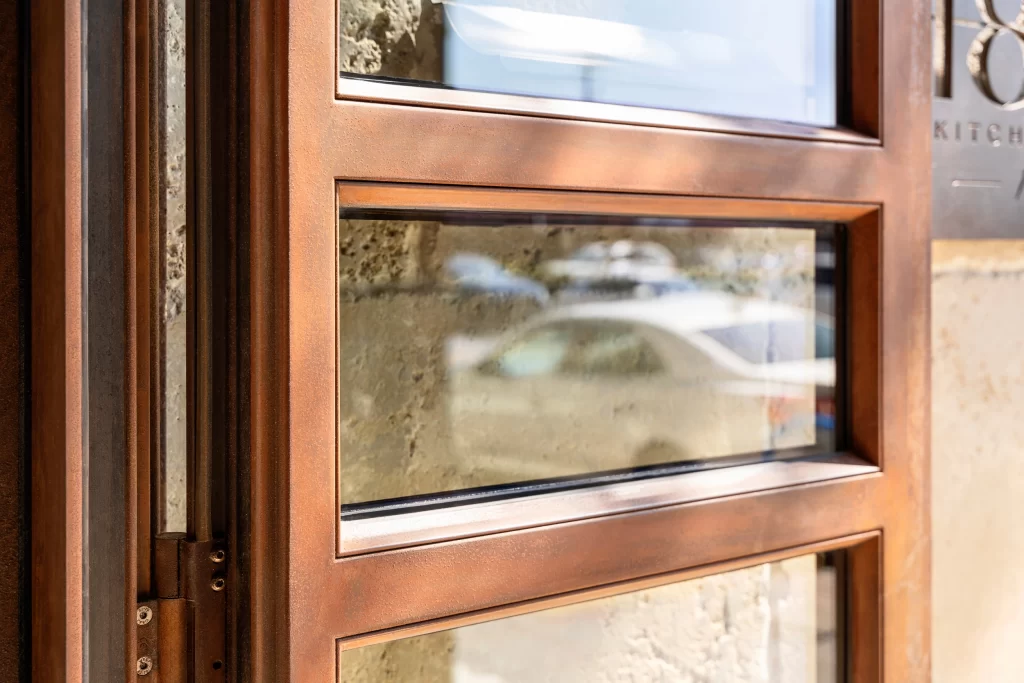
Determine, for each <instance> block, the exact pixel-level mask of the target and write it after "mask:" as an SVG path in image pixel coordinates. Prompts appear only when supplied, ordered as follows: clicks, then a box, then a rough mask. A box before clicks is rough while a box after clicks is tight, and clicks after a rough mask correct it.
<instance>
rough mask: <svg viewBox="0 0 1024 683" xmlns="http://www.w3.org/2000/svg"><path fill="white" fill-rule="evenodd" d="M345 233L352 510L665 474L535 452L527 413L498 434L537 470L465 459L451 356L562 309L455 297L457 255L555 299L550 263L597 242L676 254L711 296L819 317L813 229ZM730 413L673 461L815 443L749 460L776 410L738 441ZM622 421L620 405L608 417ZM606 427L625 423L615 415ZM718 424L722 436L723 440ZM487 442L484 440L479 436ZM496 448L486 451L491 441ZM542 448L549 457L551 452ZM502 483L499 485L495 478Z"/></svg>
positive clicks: (344, 354)
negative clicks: (638, 473)
mask: <svg viewBox="0 0 1024 683" xmlns="http://www.w3.org/2000/svg"><path fill="white" fill-rule="evenodd" d="M338 234H339V256H338V281H339V308H338V326H339V328H338V354H339V355H338V363H339V371H338V379H339V405H338V416H339V421H340V425H339V450H340V455H339V457H340V462H341V473H342V474H341V478H340V486H341V496H340V499H341V501H342V502H343V503H352V502H360V501H368V500H380V499H387V498H392V497H399V496H403V495H416V494H428V493H434V492H437V491H444V490H452V489H460V488H471V487H476V486H483V485H490V484H494V483H507V482H509V481H518V480H528V479H536V478H542V477H544V476H562V475H570V474H578V473H581V471H597V470H610V469H620V468H625V467H634V466H636V465H639V464H653V462H654V461H652V462H647V461H641V460H637V458H642V457H644V456H643V453H642V452H645V449H648V448H650V447H649V446H648V444H647V443H635V444H631V445H628V447H623V448H621V449H617V450H616V448H612V447H611V446H609V452H608V454H607V456H605V455H601V454H595V453H594V452H589V451H588V452H587V453H582V450H581V449H584V448H585V446H584V445H579V444H577V443H575V442H573V440H572V439H571V438H570V437H569V436H568V435H569V434H570V432H568V431H563V432H561V433H556V434H551V435H550V436H549V437H548V438H545V439H543V443H537V440H536V439H532V440H531V438H530V437H529V434H531V433H533V434H536V431H537V429H538V428H537V424H536V422H535V421H531V420H530V418H529V416H528V413H529V410H523V411H520V412H521V413H524V414H523V419H522V420H517V419H516V418H509V420H507V421H506V422H505V423H503V424H502V425H500V426H501V427H502V429H503V438H505V437H507V438H505V440H506V441H512V442H517V443H518V442H521V443H523V444H527V443H530V444H532V445H531V446H530V447H529V448H530V450H533V451H536V452H535V453H534V454H533V457H532V458H522V459H517V458H511V457H508V456H505V457H504V459H503V460H502V461H501V462H498V457H497V456H494V457H489V456H490V454H491V453H493V451H494V450H495V449H486V448H484V449H480V448H477V449H475V450H474V451H473V453H472V456H473V457H468V455H467V457H459V456H458V454H457V453H456V450H457V449H456V448H455V446H456V445H457V444H458V442H459V438H460V436H461V434H462V433H463V432H460V434H459V435H453V434H452V432H451V425H452V423H453V421H456V417H457V416H456V415H454V414H453V412H452V411H453V408H452V406H453V405H457V404H458V399H457V398H453V396H456V395H457V392H455V391H454V389H455V388H456V384H455V383H454V382H455V379H454V377H453V375H452V374H450V373H449V366H450V363H451V360H452V359H451V357H450V355H448V354H450V351H449V349H450V346H449V345H451V344H453V343H456V342H458V343H465V344H470V343H474V344H487V343H496V340H497V339H498V338H499V335H501V334H503V333H506V332H508V331H510V330H515V329H517V328H519V327H521V326H522V325H523V324H524V323H527V322H528V321H530V320H531V319H532V318H534V316H536V315H538V314H539V313H541V312H542V311H544V310H550V309H551V307H555V306H556V304H554V303H550V304H547V305H546V304H545V303H544V302H542V301H538V300H537V299H535V298H531V297H530V296H523V295H516V296H496V295H494V294H493V293H488V292H478V293H467V292H466V291H457V290H456V288H455V287H454V286H453V285H452V283H451V282H450V281H448V280H446V277H445V263H446V262H447V261H448V260H449V258H450V257H452V256H453V255H455V254H457V253H471V254H480V255H486V256H487V257H489V258H491V259H493V261H494V262H496V263H497V264H500V266H501V267H503V268H504V270H505V271H506V272H507V273H508V274H510V275H512V276H515V277H520V278H529V280H530V281H532V282H535V283H537V285H536V286H537V287H540V284H539V283H541V282H545V284H546V285H548V286H550V287H552V288H555V287H556V286H557V283H556V284H551V283H549V282H547V281H545V278H544V275H543V274H542V272H541V271H542V268H541V267H542V265H543V264H545V263H549V262H551V261H552V260H555V259H561V258H565V257H566V256H567V255H569V254H571V253H572V252H573V251H575V250H576V249H578V248H580V247H583V246H585V245H587V244H590V243H593V242H597V241H605V242H607V241H614V240H622V239H627V238H628V239H630V240H633V241H635V242H644V241H648V242H654V243H657V244H660V245H663V246H664V247H667V248H668V249H669V250H670V251H671V252H672V255H673V256H674V257H675V259H676V262H677V264H678V266H679V271H680V272H681V273H682V274H683V275H685V276H688V277H689V278H690V279H691V280H692V281H693V282H695V283H698V284H699V286H700V288H701V289H706V290H713V291H724V292H728V293H730V294H737V295H741V296H744V297H756V298H759V299H766V300H770V301H778V302H782V303H786V304H789V305H793V306H797V307H799V308H802V309H805V310H809V311H812V310H813V309H814V308H815V287H814V267H815V266H814V254H815V237H814V233H813V231H811V230H806V229H787V228H689V227H686V228H682V227H664V226H642V225H641V226H628V225H603V226H592V225H588V226H576V225H551V226H546V225H503V226H497V227H495V226H481V225H453V224H442V223H438V222H425V221H398V220H392V221H380V220H342V221H341V224H340V225H339V233H338ZM542 289H543V288H542ZM552 291H554V289H553V290H552ZM546 306H547V308H546ZM807 334H808V339H807V348H808V349H813V329H811V328H810V327H809V328H808V329H807ZM810 352H811V353H812V355H813V351H810ZM460 386H461V385H460ZM811 393H813V391H812V392H811ZM458 395H461V394H458ZM534 398H535V399H536V400H538V401H545V400H547V401H548V403H550V402H551V401H552V400H556V399H560V400H562V402H565V401H570V400H573V399H572V395H571V394H566V395H564V396H561V397H558V396H554V397H553V396H548V397H546V398H545V397H544V396H541V395H537V396H535V397H534ZM706 398H707V400H708V401H709V402H714V401H716V400H718V397H716V396H715V395H713V393H712V392H711V391H710V390H709V391H708V392H707V396H706ZM708 405H709V406H712V407H709V408H707V411H708V412H711V411H713V410H714V408H713V405H717V404H712V403H709V404H708ZM728 405H732V404H728ZM722 406H723V407H722V408H721V410H720V411H719V412H718V413H717V414H718V415H719V416H720V417H716V418H712V419H709V420H707V421H705V423H706V424H704V429H705V430H706V432H707V436H706V439H705V441H703V442H702V443H703V445H698V444H690V443H687V444H676V445H677V446H679V447H680V448H683V446H685V448H684V449H683V450H681V451H680V454H679V457H676V458H668V459H669V460H671V459H675V460H683V459H692V458H699V457H713V456H716V455H733V454H738V453H742V452H751V451H760V450H763V449H766V448H769V447H776V448H779V447H785V446H799V445H806V444H809V443H812V442H813V440H814V433H813V423H810V424H809V425H808V426H806V427H804V428H802V429H801V430H794V431H793V432H792V433H790V434H787V435H785V437H783V436H778V437H772V438H776V439H783V438H785V439H788V441H782V440H776V441H773V442H771V443H769V442H758V443H757V444H754V446H753V447H741V446H740V445H739V444H740V443H741V441H740V438H741V437H747V436H748V432H749V429H738V428H735V426H736V425H738V424H745V425H747V426H748V427H750V428H752V429H755V430H756V429H763V428H764V427H765V425H767V424H768V418H767V415H766V413H765V412H764V411H765V410H766V408H765V406H763V405H760V406H754V407H751V408H749V410H750V411H755V410H756V411H757V412H751V413H750V414H749V415H745V416H742V417H741V418H739V419H736V420H732V419H730V420H729V424H731V425H733V428H732V429H731V430H730V429H729V428H728V425H726V422H727V419H726V418H728V417H730V416H728V415H726V413H727V412H728V409H727V408H726V407H725V406H726V404H724V403H723V404H722ZM620 408H622V406H610V407H608V410H609V411H618V410H619V409H620ZM668 408H669V407H666V410H668ZM675 410H676V412H677V413H679V414H685V413H686V410H687V407H686V406H682V405H678V406H675ZM800 410H803V411H805V412H808V413H813V395H808V396H807V397H806V398H805V399H802V404H801V406H800ZM616 414H618V415H620V416H623V415H625V414H623V413H616ZM580 419H582V418H580ZM607 419H608V420H616V419H619V418H616V417H614V416H613V415H612V414H610V413H609V414H608V416H607ZM621 419H623V420H633V421H634V422H636V423H639V422H641V421H643V419H644V416H643V415H640V414H639V413H637V414H635V415H634V416H630V415H625V416H624V417H621ZM624 424H625V423H624ZM716 424H718V425H721V426H719V427H717V431H716ZM480 429H481V430H486V429H487V427H486V426H484V425H482V426H481V427H480ZM531 430H532V431H531ZM517 435H521V438H520V437H518V436H517ZM485 437H486V435H484V436H483V437H481V438H482V439H484V440H486V438H485ZM495 438H497V437H495ZM693 438H694V440H695V441H696V440H698V437H696V436H695V437H693ZM751 438H752V437H751ZM765 438H768V437H765ZM559 440H560V441H559ZM479 441H480V439H477V443H479ZM556 441H558V442H557V443H556ZM747 441H749V439H748V440H747ZM563 442H564V443H563ZM743 443H746V442H743ZM534 445H535V446H536V447H534ZM748 446H749V444H748ZM542 448H547V449H548V450H545V451H544V452H540V451H541V449H542ZM467 449H468V447H467ZM577 451H580V452H577ZM542 460H550V461H552V462H553V461H556V460H560V461H561V462H563V463H575V464H574V465H573V466H575V467H577V470H572V471H569V470H566V469H562V470H559V469H556V468H555V467H554V466H552V469H551V473H550V474H546V475H545V474H542V473H541V474H538V472H542V471H544V470H543V468H542V467H541V468H538V466H537V463H538V462H540V461H542ZM661 461H662V462H664V461H665V460H664V459H663V460H661ZM583 463H588V464H583ZM559 466H561V465H559ZM499 471H500V472H501V473H502V474H501V475H500V476H501V477H502V479H501V481H500V482H499V481H496V477H497V476H498V475H496V474H495V473H496V472H499Z"/></svg>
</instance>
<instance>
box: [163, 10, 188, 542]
mask: <svg viewBox="0 0 1024 683" xmlns="http://www.w3.org/2000/svg"><path fill="white" fill-rule="evenodd" d="M185 5H186V0H160V2H159V10H158V12H159V14H158V17H159V21H158V23H159V30H158V42H159V45H160V49H159V55H158V56H159V67H158V68H159V77H160V80H161V83H160V88H161V91H160V96H161V105H162V106H161V110H160V114H161V115H160V117H159V119H158V125H157V135H158V138H159V143H158V148H159V150H160V167H159V168H160V177H159V191H160V196H159V204H160V232H161V234H160V239H161V243H162V246H163V249H162V256H163V263H162V264H161V273H160V279H161V287H160V300H159V309H160V310H161V312H162V322H163V333H162V343H163V350H162V361H163V376H164V382H163V387H162V394H163V397H162V400H163V409H164V410H163V413H164V414H163V434H162V437H163V438H162V448H161V450H162V457H163V475H164V501H163V503H164V510H163V520H164V523H163V529H162V530H163V531H185V527H186V495H187V494H186V481H185V479H186V476H185V472H186V458H187V454H186V444H187V431H186V427H187V424H186V422H187V421H186V414H187V405H186V362H185V356H186V336H185V274H186V272H185V260H186V245H185V224H186V220H187V218H188V213H187V195H188V191H187V187H186V175H185V174H186V169H187V165H186V124H187V119H186V112H185V99H186V97H185V96H186V91H185V71H186V64H185V60H186V52H185V35H186V31H185Z"/></svg>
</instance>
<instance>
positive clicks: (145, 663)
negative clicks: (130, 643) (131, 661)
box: [135, 657, 153, 676]
mask: <svg viewBox="0 0 1024 683" xmlns="http://www.w3.org/2000/svg"><path fill="white" fill-rule="evenodd" d="M152 670H153V660H152V659H151V658H149V657H139V661H137V662H135V673H137V674H139V675H140V676H148V675H149V672H150V671H152Z"/></svg>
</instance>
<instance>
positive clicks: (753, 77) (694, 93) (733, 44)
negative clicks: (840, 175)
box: [338, 0, 838, 126]
mask: <svg viewBox="0 0 1024 683" xmlns="http://www.w3.org/2000/svg"><path fill="white" fill-rule="evenodd" d="M339 2H340V5H339V13H338V21H339V30H338V35H339V41H340V42H339V46H338V61H339V69H340V71H341V72H342V74H349V75H363V76H377V77H386V78H392V79H411V80H415V81H424V82H429V83H432V84H438V85H442V86H444V87H448V88H453V89H459V90H477V91H487V92H499V93H510V94H518V95H533V96H537V97H549V98H560V99H570V100H584V101H592V102H608V103H613V104H625V105H635V106H642V107H655V108H662V109H680V110H688V111H697V112H705V113H716V114H730V115H737V116H756V117H760V118H771V119H778V120H784V121H794V122H800V123H809V124H812V125H819V126H832V125H835V123H836V75H837V63H836V36H837V30H838V29H837V25H836V14H837V13H836V5H837V1H836V0H780V1H778V2H763V1H758V0H732V2H692V1H689V2H658V1H657V0H545V1H540V0H405V1H404V2H393V1H392V0H339Z"/></svg>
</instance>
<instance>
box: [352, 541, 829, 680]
mask: <svg viewBox="0 0 1024 683" xmlns="http://www.w3.org/2000/svg"><path fill="white" fill-rule="evenodd" d="M816 564H817V560H816V558H815V556H813V555H811V556H805V557H799V558H794V559H792V560H786V561H784V562H779V563H774V564H770V565H761V566H757V567H752V568H750V569H744V570H740V571H735V572H731V573H728V574H721V575H717V576H710V577H706V578H702V579H696V580H693V581H688V582H684V583H677V584H672V585H668V586H662V587H659V588H653V589H649V590H645V591H640V592H635V593H627V594H624V595H619V596H615V597H612V598H605V599H601V600H595V601H591V602H586V603H581V604H577V605H572V606H568V607H560V608H556V609H552V610H546V611H541V612H534V613H531V614H526V615H521V616H517V617H511V618H508V619H502V620H498V621H491V622H485V623H482V624H478V625H475V626H469V627H463V628H461V629H457V630H455V631H449V632H443V633H438V634H432V635H428V636H421V637H418V638H410V639H407V640H404V641H395V642H392V643H386V644H383V645H376V646H371V647H367V648H363V649H360V650H354V651H350V652H344V653H342V656H341V671H342V679H343V680H345V681H349V682H352V683H392V682H394V683H398V682H402V683H407V682H408V683H411V682H412V681H416V683H526V682H527V681H528V682H529V683H618V682H619V681H632V682H635V683H826V682H827V680H828V679H826V680H825V681H818V680H817V678H816V675H817V674H816V659H817V654H816V651H817V643H816V641H817V632H818V629H817V624H816V588H817V580H816Z"/></svg>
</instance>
